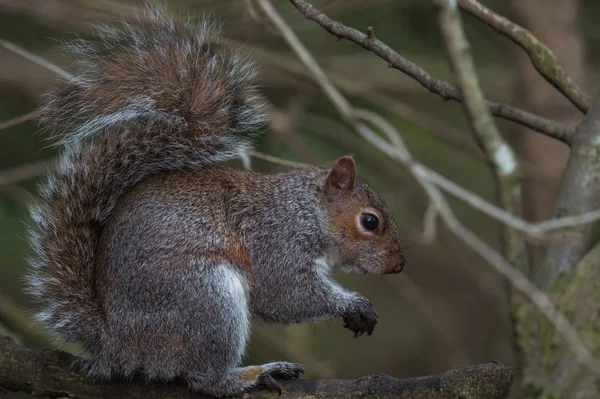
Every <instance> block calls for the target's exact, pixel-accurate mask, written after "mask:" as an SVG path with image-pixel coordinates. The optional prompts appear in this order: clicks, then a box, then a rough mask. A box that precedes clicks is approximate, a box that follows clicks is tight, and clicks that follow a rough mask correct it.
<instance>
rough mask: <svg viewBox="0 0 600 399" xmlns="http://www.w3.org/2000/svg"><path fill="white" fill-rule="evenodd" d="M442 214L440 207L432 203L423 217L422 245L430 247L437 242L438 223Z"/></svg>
mask: <svg viewBox="0 0 600 399" xmlns="http://www.w3.org/2000/svg"><path fill="white" fill-rule="evenodd" d="M439 214H440V211H439V209H438V207H437V206H436V205H435V203H434V202H430V203H429V205H427V209H426V210H425V215H423V233H422V234H421V244H424V245H428V244H431V243H433V242H434V241H435V236H436V235H437V228H436V221H437V217H438V215H439Z"/></svg>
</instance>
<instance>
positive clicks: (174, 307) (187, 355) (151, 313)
mask: <svg viewBox="0 0 600 399" xmlns="http://www.w3.org/2000/svg"><path fill="white" fill-rule="evenodd" d="M153 255H154V256H149V258H150V259H152V261H146V262H143V264H140V265H139V267H136V266H133V267H132V265H131V264H129V265H125V264H123V265H121V264H118V263H119V262H115V263H111V265H112V266H113V267H114V266H116V267H119V269H120V271H121V274H120V276H119V278H118V279H116V280H111V281H110V282H107V283H108V284H107V285H105V286H103V289H104V290H108V292H119V293H121V295H122V294H123V293H125V295H124V296H116V295H110V296H108V297H106V307H107V311H108V312H107V317H108V319H109V323H108V326H107V330H106V332H105V334H103V339H102V344H101V345H100V347H97V348H95V350H94V351H93V352H95V353H94V354H93V356H92V359H90V363H89V365H88V369H89V371H90V372H92V374H95V375H98V376H100V375H103V376H107V374H108V373H107V372H108V370H111V372H110V375H112V376H116V375H128V374H131V373H134V372H136V371H140V372H141V373H142V374H143V375H145V376H146V377H147V378H148V379H150V380H170V379H173V378H176V377H183V378H184V379H185V380H187V381H188V384H189V386H190V388H192V389H193V390H196V391H200V392H203V393H207V394H212V395H215V396H239V395H241V394H243V393H245V392H250V391H256V390H262V389H275V390H277V389H278V385H277V383H276V382H275V380H274V378H297V377H298V375H299V373H300V372H302V371H303V370H302V366H299V365H295V364H292V363H287V362H276V363H268V364H265V365H262V366H249V367H238V366H239V365H240V363H241V360H242V357H243V354H244V350H245V347H246V343H247V340H248V336H249V331H250V311H249V309H248V294H249V293H248V289H249V287H248V284H247V280H246V278H245V277H244V275H243V273H242V272H240V271H239V270H238V269H237V268H236V267H235V266H234V265H232V264H231V263H230V262H226V261H220V260H216V259H213V260H210V261H207V260H204V259H194V260H192V261H189V258H188V261H187V262H185V264H180V263H179V261H175V259H178V258H179V259H182V258H183V257H178V256H177V255H176V254H170V255H169V256H167V254H166V253H162V254H156V253H155V254H153ZM168 259H170V262H169V260H168ZM184 259H185V258H184ZM154 273H157V275H154ZM158 278H161V279H162V281H160V283H157V279H158ZM114 285H116V286H114ZM111 288H112V289H111Z"/></svg>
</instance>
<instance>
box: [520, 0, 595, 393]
mask: <svg viewBox="0 0 600 399" xmlns="http://www.w3.org/2000/svg"><path fill="white" fill-rule="evenodd" d="M579 3H580V2H579V0H526V1H524V0H509V5H510V7H511V11H512V17H513V19H514V20H515V22H517V23H519V24H521V25H523V26H524V27H525V28H527V29H529V30H531V31H532V32H533V34H534V35H535V36H537V37H538V38H539V39H540V40H541V41H542V42H543V43H545V44H546V45H547V46H548V47H549V48H551V49H552V51H553V52H554V54H555V55H556V56H557V58H558V60H559V61H560V62H561V63H562V65H563V66H564V67H565V69H566V71H567V73H568V74H569V75H570V76H571V77H572V78H573V80H574V81H575V82H577V83H578V84H580V85H581V86H582V87H585V85H584V84H582V83H583V80H584V73H585V71H584V66H585V57H584V51H583V43H582V38H581V35H580V33H579V30H578V14H579V5H580V4H579ZM515 61H516V62H515V65H516V68H517V69H516V76H515V87H516V90H515V99H514V101H513V102H515V103H516V104H515V105H517V106H520V107H523V108H525V109H527V110H529V111H533V112H535V113H538V114H540V115H542V116H545V117H548V118H552V119H553V120H556V121H559V122H563V123H567V124H572V125H576V124H579V122H580V120H581V118H582V115H581V113H580V112H579V111H578V110H577V109H575V107H574V106H573V105H572V104H570V103H569V102H568V101H567V100H566V99H564V97H562V96H561V95H560V94H559V93H558V91H557V90H556V89H555V88H553V87H552V86H551V85H549V84H548V83H547V82H546V81H544V80H543V79H542V78H541V77H540V76H539V75H538V73H537V72H536V71H535V70H534V68H533V66H532V65H531V62H530V60H529V58H528V57H527V55H526V54H525V53H524V52H523V51H521V50H520V49H519V50H518V51H515ZM592 94H594V93H592ZM596 101H598V100H596ZM594 108H596V107H594V106H592V107H591V108H590V111H589V112H588V117H587V118H586V119H587V122H584V124H582V125H581V126H580V131H579V132H578V134H577V138H576V140H575V142H574V143H573V146H572V152H571V153H570V152H569V149H568V147H567V146H566V145H564V144H563V143H560V142H558V141H556V140H553V139H550V138H548V137H546V136H543V135H541V134H538V133H535V132H532V131H527V132H525V131H518V132H516V133H517V135H516V142H517V150H518V154H519V157H520V158H521V160H522V162H523V169H524V173H525V181H524V187H523V196H524V215H525V217H526V218H527V219H529V220H532V221H540V220H544V219H547V218H549V217H559V216H566V215H572V214H577V213H581V212H585V211H587V210H591V209H592V208H596V207H597V205H598V204H597V202H598V201H597V200H595V199H594V198H595V197H597V191H598V189H597V187H596V186H597V185H598V184H597V183H596V182H595V181H592V180H591V179H592V178H593V176H594V175H595V174H596V173H595V172H594V171H595V170H596V169H597V165H598V159H597V157H596V158H594V154H593V151H590V149H591V150H596V151H597V150H598V148H597V147H598V145H597V144H595V142H596V140H597V138H598V136H599V135H600V131H598V130H600V129H597V128H596V126H595V125H596V124H597V121H596V119H597V118H596V115H593V114H595V112H596V110H595V109H594ZM590 154H591V155H590ZM567 161H568V168H567V171H566V173H565V167H566V165H567ZM563 173H565V178H564V180H562V178H563ZM561 183H562V184H561ZM597 236H598V231H597V229H594V228H592V227H591V226H588V227H577V228H574V229H570V230H569V231H567V232H560V233H558V234H557V235H555V236H554V237H553V238H552V239H551V240H550V241H540V242H538V243H535V244H534V243H530V247H529V255H530V257H529V258H530V264H531V265H532V267H531V268H530V270H529V275H530V277H531V278H532V280H533V282H534V283H535V284H536V285H537V286H538V287H540V288H542V289H544V290H545V291H547V292H548V293H549V294H550V296H551V298H552V299H553V301H554V303H555V304H556V305H557V307H558V308H559V309H560V310H561V311H562V312H563V313H564V314H565V315H566V316H567V317H568V318H569V319H570V321H571V322H572V323H573V325H574V326H575V328H577V329H578V331H579V333H580V334H581V335H582V337H583V338H584V339H585V340H586V341H587V343H588V346H589V348H590V350H592V351H593V353H594V354H596V355H598V352H599V349H600V323H599V319H598V314H599V307H600V305H599V304H598V303H599V302H600V301H599V300H598V299H595V298H596V297H597V296H598V295H600V294H599V293H600V272H599V271H598V268H597V264H598V261H599V259H600V246H596V248H594V249H593V250H592V251H589V249H590V247H591V246H593V245H594V243H595V242H596V241H597V238H598V237H597ZM552 240H554V241H552ZM588 251H589V252H588ZM586 253H587V254H586ZM582 258H583V260H582ZM511 301H512V312H513V319H514V321H515V323H516V325H515V330H516V338H517V344H518V350H519V358H520V370H521V375H520V376H518V379H517V382H516V383H515V386H514V387H513V393H514V394H515V395H514V396H517V397H521V398H544V399H547V398H597V397H600V385H599V384H597V379H596V378H595V377H594V376H592V375H591V374H590V372H589V371H587V370H586V369H585V368H583V367H581V366H580V365H579V364H578V363H577V361H576V360H575V358H574V356H573V355H572V352H571V351H570V349H569V348H568V347H566V345H565V344H564V342H563V341H562V339H561V338H560V337H559V336H558V334H557V333H556V331H555V330H554V328H553V327H552V326H551V325H550V324H549V323H548V322H547V321H546V320H545V319H543V318H542V317H541V316H540V315H539V313H538V312H537V311H536V310H535V309H534V308H533V306H532V305H531V304H530V303H529V302H528V301H526V300H523V298H522V297H520V296H519V295H518V294H516V293H512V294H511Z"/></svg>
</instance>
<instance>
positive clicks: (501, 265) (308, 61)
mask: <svg viewBox="0 0 600 399" xmlns="http://www.w3.org/2000/svg"><path fill="white" fill-rule="evenodd" d="M290 1H292V2H293V3H296V2H298V1H297V0H290ZM258 3H259V4H260V6H261V7H262V9H263V11H264V12H265V14H266V15H267V16H268V17H269V18H270V19H271V20H272V21H273V23H274V24H275V26H277V28H278V29H279V30H280V31H281V33H282V35H283V37H284V39H285V40H286V41H287V43H288V45H289V46H290V48H291V49H292V50H293V51H294V53H295V54H296V55H297V56H298V58H299V59H300V60H301V61H302V62H303V63H304V65H305V66H306V67H307V68H308V69H309V70H311V72H313V73H314V74H315V78H316V79H317V82H318V83H319V85H320V86H321V88H322V90H323V91H324V92H325V93H326V95H327V96H328V97H329V98H330V100H331V101H332V103H333V104H334V106H335V107H336V109H337V110H338V112H339V113H340V114H341V115H342V116H343V117H344V118H345V119H347V120H348V121H349V122H350V123H352V124H353V126H354V128H355V129H356V130H357V132H358V133H359V134H360V135H361V136H363V137H364V138H365V139H366V140H367V141H369V142H370V143H371V144H372V145H374V146H375V147H377V148H378V149H379V150H380V151H382V152H383V153H385V154H386V155H388V156H390V157H391V158H392V159H394V160H396V161H398V162H399V163H401V164H402V165H404V166H405V167H406V168H407V169H408V170H409V171H410V172H411V174H412V175H413V177H414V178H415V179H416V180H417V182H419V184H420V185H421V186H422V187H423V189H424V190H425V192H426V193H427V195H428V196H429V198H430V200H431V201H432V202H434V203H435V204H436V206H437V208H438V210H439V212H440V217H441V218H442V220H443V221H444V222H445V224H446V226H447V227H448V229H450V231H451V232H452V233H454V234H455V235H456V236H457V237H459V238H460V239H462V240H463V241H464V242H465V243H466V244H467V245H468V246H470V247H471V249H473V250H474V251H475V252H476V253H477V254H478V255H479V256H481V257H482V258H483V259H485V260H486V261H487V262H488V263H490V264H491V265H492V266H494V267H495V268H496V270H497V271H498V272H499V273H501V274H502V275H503V276H505V277H506V278H507V279H508V280H509V281H510V282H511V284H512V285H513V286H514V287H516V288H517V289H518V290H520V291H521V292H523V294H525V295H526V296H527V298H529V300H530V301H531V302H532V303H533V304H534V305H535V306H536V307H537V308H538V309H539V310H540V311H541V312H542V313H543V314H544V315H545V316H546V317H547V318H548V320H549V321H550V322H551V323H552V324H553V325H554V327H555V328H556V330H557V331H558V332H559V334H560V335H561V336H562V338H563V339H564V340H565V342H566V343H567V344H568V345H569V346H570V348H571V350H572V352H573V354H574V355H575V356H576V358H577V360H578V361H579V362H580V363H581V364H584V365H585V366H586V367H587V368H588V369H590V370H591V371H593V372H594V373H595V374H597V375H600V361H598V360H597V359H596V358H595V357H594V356H593V355H592V354H591V353H590V351H589V350H588V349H587V347H586V345H585V343H584V342H583V340H582V339H581V337H580V336H579V334H578V333H577V331H576V330H575V329H574V328H573V326H572V325H571V324H570V323H569V321H568V320H567V319H566V317H565V316H564V315H563V314H562V313H561V312H560V311H558V309H556V307H555V306H554V305H553V304H552V302H551V301H550V299H549V298H548V296H547V295H546V294H545V293H544V292H543V291H541V290H539V289H538V288H537V287H536V286H534V285H533V284H532V283H531V281H529V279H528V278H527V277H525V275H523V273H521V272H520V271H519V270H517V269H515V268H514V267H513V266H512V265H511V264H510V263H509V262H507V261H506V260H505V259H504V258H503V257H502V256H501V255H500V254H499V253H498V252H496V251H495V250H494V249H493V248H491V247H490V246H489V245H488V244H487V243H485V241H483V240H482V239H480V238H479V237H478V236H477V235H476V234H474V233H473V232H471V231H470V230H469V229H467V228H466V227H465V226H463V225H462V224H461V223H460V222H459V221H458V219H457V218H456V216H455V215H454V213H453V211H452V209H451V208H450V205H449V204H448V203H447V202H446V200H445V198H444V196H443V195H442V193H441V191H440V190H439V189H438V188H437V187H436V186H435V185H433V184H432V183H430V182H429V181H428V180H427V178H426V175H427V171H426V169H425V168H424V167H423V166H422V165H421V164H420V163H418V162H417V161H415V160H414V159H413V158H412V156H411V154H410V152H409V151H408V149H407V148H406V146H405V145H404V143H403V141H402V138H401V136H400V134H399V133H398V132H397V131H395V129H394V127H393V126H392V125H391V124H389V123H386V124H383V125H382V124H381V123H380V122H381V121H380V120H379V119H378V118H371V120H370V121H369V122H370V123H374V124H375V126H377V127H378V128H380V129H381V130H382V131H384V132H385V133H386V134H389V133H392V132H388V130H389V129H393V130H394V132H393V134H395V135H396V136H397V138H395V139H394V142H395V143H396V145H395V146H392V145H391V144H390V142H388V141H386V140H384V139H382V138H381V137H380V136H379V135H378V134H377V133H375V132H374V131H373V130H372V129H371V128H370V127H369V126H367V125H365V124H364V123H362V122H361V121H360V120H359V119H358V118H357V116H356V115H355V114H354V111H353V108H352V106H351V104H350V103H349V102H348V101H347V100H346V99H345V98H344V97H343V96H342V94H341V93H339V91H337V89H336V88H335V86H333V84H332V83H331V82H330V81H329V80H328V78H327V76H326V75H325V73H324V72H323V70H322V69H321V68H320V67H319V65H318V64H317V63H316V61H315V60H314V59H313V58H312V56H311V55H310V53H309V52H308V50H307V49H306V48H305V47H304V45H303V44H302V43H301V42H300V40H299V39H298V38H297V37H296V36H295V34H294V32H293V31H292V29H291V28H290V27H289V25H287V23H286V22H285V21H284V20H283V18H282V17H281V15H279V13H278V12H277V10H276V9H275V8H274V7H273V5H272V4H271V2H270V1H269V0H258ZM315 72H316V73H315Z"/></svg>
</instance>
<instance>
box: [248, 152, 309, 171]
mask: <svg viewBox="0 0 600 399" xmlns="http://www.w3.org/2000/svg"><path fill="white" fill-rule="evenodd" d="M248 154H250V155H251V156H253V157H254V158H258V159H262V160H265V161H267V162H270V163H272V164H276V165H281V166H285V167H288V168H308V167H310V166H311V165H308V164H305V163H301V162H294V161H289V160H287V159H282V158H278V157H275V156H273V155H268V154H263V153H262V152H258V151H254V150H252V151H248Z"/></svg>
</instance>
